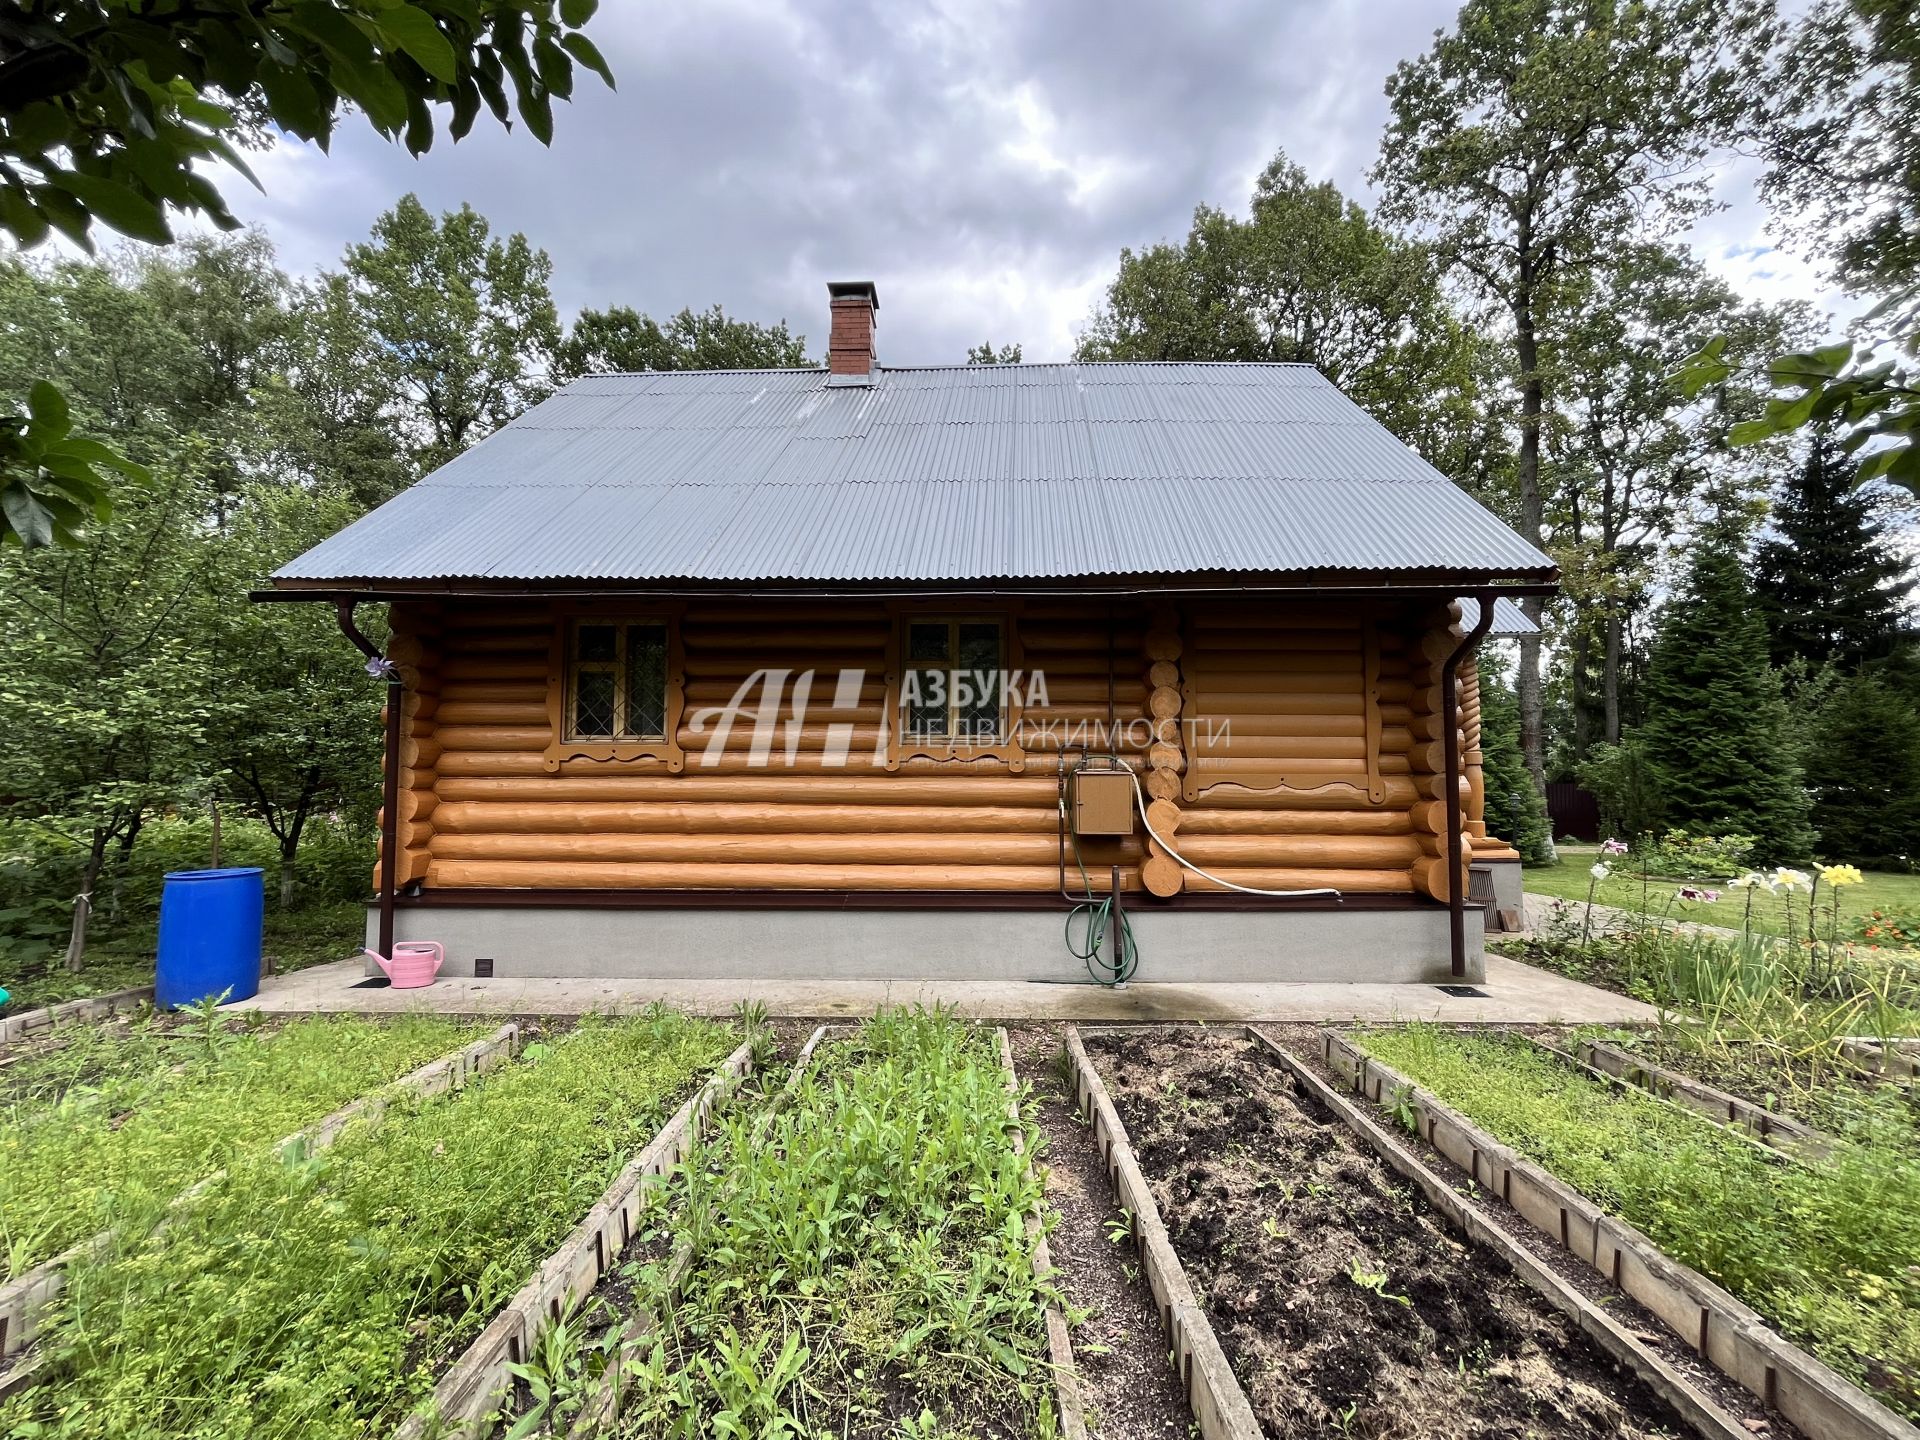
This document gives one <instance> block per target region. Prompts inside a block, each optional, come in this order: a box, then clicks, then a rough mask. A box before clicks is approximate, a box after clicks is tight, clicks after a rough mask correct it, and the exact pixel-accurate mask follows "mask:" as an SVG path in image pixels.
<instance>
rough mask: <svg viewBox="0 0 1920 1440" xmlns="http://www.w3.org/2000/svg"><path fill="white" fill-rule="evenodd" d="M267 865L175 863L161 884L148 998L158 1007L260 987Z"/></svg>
mask: <svg viewBox="0 0 1920 1440" xmlns="http://www.w3.org/2000/svg"><path fill="white" fill-rule="evenodd" d="M265 877H266V872H265V871H263V870H261V869H259V868H258V867H257V866H248V867H244V868H239V869H233V870H175V871H173V872H171V873H170V874H169V875H168V876H167V877H166V883H165V884H164V885H163V886H162V887H161V890H160V952H159V956H158V958H157V960H156V962H155V965H154V977H153V999H154V1003H155V1004H156V1005H158V1006H159V1007H160V1008H161V1009H163V1010H172V1009H177V1008H178V1007H180V1006H182V1005H193V1004H197V1003H198V1002H199V1001H201V1000H204V999H206V998H207V997H208V996H209V995H219V994H221V993H222V992H223V991H224V992H226V1001H227V1003H231V1002H233V1001H235V1000H249V999H251V998H252V997H253V996H255V995H257V994H259V993H260V922H261V917H262V915H263V914H264V912H265V909H266V895H267V890H266V878H265Z"/></svg>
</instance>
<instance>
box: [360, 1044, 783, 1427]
mask: <svg viewBox="0 0 1920 1440" xmlns="http://www.w3.org/2000/svg"><path fill="white" fill-rule="evenodd" d="M752 1070H753V1041H752V1039H748V1040H746V1041H744V1042H743V1043H742V1044H741V1045H740V1046H739V1048H737V1049H736V1050H735V1051H734V1052H733V1053H732V1054H731V1055H729V1056H727V1058H726V1059H725V1060H724V1061H722V1062H721V1065H720V1068H719V1070H718V1071H716V1072H715V1073H714V1075H713V1076H712V1077H711V1078H710V1079H709V1080H708V1081H707V1083H706V1084H705V1085H703V1086H701V1087H700V1089H699V1090H698V1091H696V1092H695V1093H694V1094H693V1095H692V1096H690V1097H689V1098H688V1099H687V1101H686V1103H685V1104H683V1105H682V1106H681V1107H680V1108H679V1110H677V1111H676V1112H674V1115H673V1117H672V1118H671V1119H669V1120H668V1121H667V1122H666V1124H665V1125H663V1126H662V1127H661V1128H660V1131H659V1133H658V1134H656V1135H655V1136H654V1138H653V1139H652V1140H651V1141H650V1142H649V1143H648V1144H647V1146H646V1148H645V1149H643V1150H642V1151H641V1152H640V1153H639V1154H638V1155H636V1156H634V1158H633V1159H632V1160H630V1161H628V1162H627V1163H626V1165H624V1166H622V1167H621V1170H620V1173H619V1174H618V1175H616V1176H615V1177H614V1178H613V1182H612V1183H611V1184H610V1185H608V1186H607V1188H606V1190H605V1191H604V1192H603V1193H602V1194H601V1196H600V1199H599V1200H598V1201H596V1202H595V1204H594V1205H593V1207H592V1208H591V1209H590V1210H588V1211H587V1213H586V1214H585V1215H584V1216H583V1217H582V1218H581V1220H580V1222H579V1223H578V1224H577V1225H575V1226H574V1228H573V1230H572V1231H571V1233H569V1234H568V1236H567V1238H566V1239H565V1240H563V1241H561V1242H560V1246H559V1248H558V1249H556V1250H555V1251H554V1252H553V1253H552V1254H551V1255H549V1256H548V1257H547V1258H546V1260H545V1261H543V1262H542V1263H541V1264H540V1266H539V1267H538V1268H537V1269H536V1270H535V1271H534V1273H533V1276H532V1278H531V1279H529V1280H528V1281H527V1283H526V1284H525V1285H523V1286H522V1287H521V1288H520V1291H519V1293H518V1294H516V1295H515V1296H514V1297H513V1299H511V1300H509V1301H508V1302H507V1303H506V1305H505V1306H504V1307H503V1308H502V1309H501V1311H500V1313H499V1314H498V1315H496V1316H494V1318H493V1320H492V1321H491V1323H489V1324H488V1325H487V1327H486V1328H485V1329H483V1330H482V1331H481V1332H480V1334H479V1335H478V1336H477V1337H475V1339H474V1341H473V1343H472V1344H471V1345H469V1346H468V1347H467V1348H466V1350H465V1351H464V1352H463V1353H462V1354H461V1355H460V1357H459V1358H458V1359H457V1360H455V1361H454V1362H453V1364H452V1366H451V1367H450V1368H449V1369H448V1370H447V1372H446V1374H445V1375H443V1376H441V1378H440V1382H439V1383H438V1384H437V1385H435V1386H434V1390H433V1394H432V1396H431V1397H429V1399H428V1400H427V1401H426V1402H425V1403H424V1404H423V1405H422V1406H421V1407H420V1408H419V1409H417V1410H416V1411H414V1413H413V1414H411V1415H409V1416H408V1417H407V1418H406V1420H404V1421H402V1422H401V1424H400V1427H399V1428H398V1429H397V1430H396V1431H395V1432H394V1440H425V1437H428V1436H432V1437H435V1440H445V1437H453V1436H472V1435H477V1434H480V1433H483V1432H484V1431H485V1429H486V1424H487V1416H488V1414H489V1412H490V1411H491V1410H492V1409H493V1407H494V1405H495V1403H496V1402H497V1401H498V1400H499V1398H500V1396H501V1395H502V1394H503V1393H504V1392H505V1391H506V1390H507V1389H508V1388H509V1387H510V1386H511V1384H512V1383H513V1377H512V1375H511V1373H510V1372H509V1371H508V1369H507V1367H508V1366H509V1365H518V1364H521V1363H523V1362H524V1361H525V1360H526V1358H527V1357H528V1356H529V1355H530V1354H532V1353H533V1345H534V1341H535V1340H536V1339H537V1338H538V1337H539V1334H540V1331H541V1330H542V1329H543V1328H545V1327H546V1326H547V1325H549V1324H552V1323H554V1322H557V1321H559V1320H562V1319H564V1318H565V1317H566V1316H567V1315H569V1314H571V1313H572V1312H573V1310H574V1309H575V1308H576V1307H577V1306H579V1305H580V1303H581V1302H582V1301H584V1300H585V1299H586V1298H587V1296H588V1295H589V1294H591V1293H592V1292H593V1290H594V1289H595V1288H596V1287H597V1286H598V1285H599V1284H600V1282H601V1280H602V1279H604V1278H605V1277H606V1275H607V1273H608V1272H609V1271H610V1270H612V1269H613V1267H614V1265H615V1264H616V1263H617V1262H618V1260H619V1257H620V1255H621V1254H622V1253H623V1252H624V1251H625V1250H626V1248H627V1246H628V1245H629V1244H630V1243H631V1242H632V1240H633V1237H634V1234H635V1233H636V1231H637V1230H638V1229H639V1223H640V1217H641V1215H642V1214H643V1213H644V1212H645V1211H646V1209H647V1207H648V1206H649V1205H650V1204H651V1203H652V1201H653V1196H654V1193H655V1192H656V1191H657V1190H659V1189H660V1188H661V1187H660V1185H659V1184H658V1183H652V1184H650V1183H648V1182H649V1181H654V1182H658V1181H659V1180H660V1179H661V1178H662V1177H664V1176H665V1175H667V1174H668V1173H669V1172H670V1171H671V1170H672V1169H673V1167H674V1166H676V1165H678V1164H679V1163H680V1161H681V1160H682V1158H684V1157H685V1155H686V1153H687V1151H688V1149H689V1148H690V1147H691V1146H692V1143H693V1141H694V1138H695V1137H696V1136H697V1134H698V1132H699V1130H700V1128H701V1127H703V1126H704V1125H705V1124H706V1121H707V1117H708V1116H709V1115H711V1114H712V1113H713V1111H714V1110H715V1109H716V1108H718V1107H719V1106H720V1105H721V1104H722V1103H723V1102H724V1101H725V1100H726V1099H727V1098H728V1097H730V1096H731V1095H732V1094H733V1092H734V1090H735V1089H736V1088H737V1087H738V1086H739V1084H740V1083H741V1082H742V1081H743V1080H744V1079H745V1078H746V1077H747V1076H748V1075H749V1074H750V1073H751V1072H752Z"/></svg>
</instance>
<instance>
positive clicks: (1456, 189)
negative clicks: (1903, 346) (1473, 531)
mask: <svg viewBox="0 0 1920 1440" xmlns="http://www.w3.org/2000/svg"><path fill="white" fill-rule="evenodd" d="M1769 15H1770V7H1769V6H1766V5H1765V4H1763V3H1760V0H1665V3H1661V4H1637V3H1619V0H1468V3H1467V4H1466V5H1465V6H1464V7H1463V8H1462V9H1461V11H1460V15H1459V18H1458V21H1457V22H1456V25H1455V28H1454V29H1453V30H1452V31H1450V32H1443V33H1442V34H1440V35H1439V36H1438V37H1437V38H1436V40H1435V42H1434V45H1433V48H1432V49H1431V50H1429V51H1428V52H1427V53H1426V54H1425V55H1423V56H1421V57H1420V58H1418V59H1416V60H1410V61H1405V62H1403V63H1402V64H1401V65H1400V66H1399V67H1398V68H1397V69H1396V70H1395V72H1394V74H1393V76H1392V77H1391V78H1390V79H1389V80H1388V82H1387V98H1388V102H1389V105H1390V107H1391V118H1390V119H1389V122H1388V126H1387V132H1386V136H1385V139H1384V141H1383V144H1382V149H1381V156H1380V161H1379V164H1378V165H1377V166H1376V167H1375V170H1374V179H1375V180H1376V182H1377V183H1378V184H1379V185H1380V187H1381V190H1382V195H1383V200H1382V206H1381V213H1382V215H1383V216H1384V217H1385V218H1387V219H1388V220H1389V221H1390V222H1393V223H1397V224H1401V225H1405V226H1409V227H1412V228H1413V229H1414V230H1415V231H1416V233H1419V234H1421V235H1422V236H1423V237H1424V238H1426V239H1427V240H1429V241H1430V242H1431V243H1432V244H1434V245H1435V246H1436V247H1437V249H1438V251H1439V253H1440V255H1441V256H1442V257H1443V259H1444V260H1445V262H1446V263H1447V265H1448V266H1449V267H1450V269H1451V270H1452V272H1453V273H1454V274H1456V275H1457V276H1459V277H1461V278H1462V279H1463V280H1465V281H1466V282H1468V283H1469V284H1470V285H1471V286H1472V287H1473V288H1474V290H1475V291H1477V293H1478V294H1479V296H1480V297H1481V298H1482V299H1483V300H1484V301H1485V302H1486V303H1487V304H1488V305H1489V306H1491V307H1492V308H1493V310H1494V311H1495V313H1496V314H1498V315H1499V316H1500V317H1501V318H1503V319H1504V320H1505V321H1506V323H1507V325H1508V327H1509V330H1508V333H1509V337H1510V340H1511V343H1512V346H1513V358H1514V371H1515V374H1516V376H1517V380H1518V385H1519V400H1520V403H1519V412H1518V416H1517V424H1518V430H1519V444H1518V450H1519V453H1518V457H1517V461H1516V473H1515V482H1516V486H1517V490H1518V496H1517V504H1516V511H1515V517H1514V518H1515V520H1516V522H1517V526H1518V528H1519V530H1520V532H1521V533H1522V534H1523V535H1525V536H1526V537H1527V538H1528V539H1530V540H1533V541H1534V542H1535V543H1542V542H1544V540H1545V539H1546V534H1545V519H1546V509H1547V503H1548V500H1547V497H1548V490H1549V488H1550V486H1549V485H1548V483H1547V482H1546V480H1545V479H1544V478H1543V475H1542V465H1541V461H1542V448H1543V440H1544V432H1545V428H1546V423H1547V413H1548V409H1549V403H1550V397H1549V394H1548V383H1549V382H1548V373H1547V371H1546V369H1545V368H1544V366H1543V364H1542V356H1541V345H1542V341H1543V337H1544V334H1545V332H1546V331H1547V329H1548V327H1549V326H1550V324H1551V322H1552V305H1553V297H1554V292H1555V289H1556V287H1559V286H1562V285H1564V284H1565V283H1566V281H1567V279H1568V277H1569V273H1570V272H1577V271H1580V270H1583V269H1586V268H1590V267H1591V266H1593V265H1594V264H1596V263H1597V262H1598V260H1599V259H1600V258H1601V257H1602V256H1603V255H1604V254H1605V253H1606V252H1607V251H1608V250H1609V249H1610V248H1611V247H1612V246H1613V245H1614V244H1615V243H1616V242H1617V241H1618V240H1619V238H1620V237H1621V236H1622V235H1628V234H1635V233H1644V232H1645V231H1646V230H1648V229H1651V230H1652V231H1653V232H1654V233H1658V231H1659V230H1660V229H1661V228H1662V226H1663V225H1665V224H1670V223H1673V222H1677V221H1680V220H1683V219H1685V218H1686V217H1688V216H1689V215H1692V214H1694V213H1697V212H1698V210H1699V209H1700V208H1701V207H1703V206H1704V205H1705V204H1706V203H1707V195H1706V186H1705V183H1704V175H1703V173H1702V171H1701V165H1702V162H1703V161H1704V160H1705V158H1706V157H1707V155H1708V154H1709V153H1710V151H1711V149H1712V147H1713V146H1714V145H1715V144H1716V143H1717V142H1719V141H1720V140H1721V139H1722V138H1723V137H1724V136H1726V135H1727V134H1729V133H1730V132H1731V131H1732V129H1733V128H1734V122H1735V120H1736V119H1737V118H1738V116H1739V115H1740V114H1741V113H1742V108H1743V99H1744V97H1743V91H1742V83H1743V80H1744V78H1745V67H1744V63H1743V61H1744V55H1745V53H1746V52H1745V51H1744V50H1743V49H1742V48H1741V47H1740V46H1739V44H1738V43H1737V42H1738V41H1740V40H1741V39H1742V38H1743V37H1745V36H1747V35H1749V34H1750V33H1751V32H1753V31H1755V30H1757V29H1759V28H1760V27H1762V26H1763V25H1764V24H1765V23H1766V20H1767V17H1768V16H1769ZM1526 608H1527V613H1528V614H1529V615H1530V616H1532V617H1534V618H1536V619H1537V618H1538V617H1539V614H1540V611H1541V602H1540V601H1538V600H1529V601H1528V602H1526ZM1516 689H1517V691H1518V694H1519V702H1520V728H1521V742H1522V748H1523V749H1524V751H1525V753H1526V756H1527V766H1528V769H1529V770H1530V771H1531V772H1532V774H1533V777H1534V783H1535V784H1536V785H1537V786H1538V785H1544V783H1545V770H1544V754H1545V746H1544V735H1543V733H1542V725H1541V717H1542V710H1543V696H1542V692H1541V674H1540V642H1539V638H1538V637H1537V636H1530V637H1528V638H1527V639H1526V640H1525V641H1523V642H1522V644H1521V649H1520V664H1519V670H1518V674H1517V677H1516Z"/></svg>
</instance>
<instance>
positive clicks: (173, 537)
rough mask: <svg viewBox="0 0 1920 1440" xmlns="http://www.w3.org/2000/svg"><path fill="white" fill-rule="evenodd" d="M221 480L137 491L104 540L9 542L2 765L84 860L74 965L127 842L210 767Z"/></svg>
mask: <svg viewBox="0 0 1920 1440" xmlns="http://www.w3.org/2000/svg"><path fill="white" fill-rule="evenodd" d="M208 504H209V495H208V487H207V486H206V485H205V484H204V483H203V482H201V481H200V480H199V479H198V477H196V476H194V475H193V474H192V473H191V471H190V470H189V469H181V470H174V471H169V472H163V473H162V474H161V475H160V476H159V477H158V478H157V479H156V480H155V481H154V482H153V483H152V484H151V485H149V486H145V487H138V486H129V487H126V488H123V489H122V491H121V492H120V493H119V494H118V495H117V496H116V497H115V513H114V516H113V519H112V521H111V523H110V524H108V525H107V526H105V527H104V529H103V531H102V533H101V535H100V537H99V542H98V543H96V544H94V545H90V546H86V547H84V548H81V549H77V550H58V549H56V550H41V551H38V552H25V553H23V552H21V551H18V550H15V551H11V552H0V586H4V588H5V590H6V593H7V596H8V603H7V605H6V606H5V607H0V653H5V654H6V655H7V656H8V657H9V662H8V663H7V664H6V665H5V666H0V774H4V775H5V776H6V781H5V785H4V790H5V795H6V801H5V804H6V808H7V810H8V811H9V812H11V813H12V814H13V815H15V816H17V817H20V818H24V819H28V820H31V821H33V822H34V823H36V824H37V825H39V826H40V827H42V828H44V829H47V830H51V831H54V832H56V833H59V834H61V835H64V836H65V837H66V838H67V839H68V841H69V842H70V843H71V844H72V846H73V848H74V849H75V851H76V853H77V854H78V855H79V856H80V862H81V863H80V868H79V880H78V884H79V889H78V893H77V897H76V901H75V904H74V912H73V928H72V933H71V935H70V937H69V941H68V946H67V965H68V967H69V968H70V969H73V970H78V969H79V968H80V966H81V960H82V957H83V955H84V953H85V950H86V937H87V917H88V914H89V912H90V908H91V899H92V896H93V894H94V892H95V887H96V885H97V883H98V882H99V880H100V879H101V876H102V873H103V871H104V869H105V867H106V866H107V864H108V862H109V859H110V852H111V851H112V850H113V847H116V846H118V847H119V850H120V853H121V854H122V855H124V854H125V853H126V852H127V851H130V850H131V849H132V846H133V842H134V838H135V837H136V836H137V835H138V834H139V831H140V826H141V824H142V822H143V821H144V819H145V818H146V817H147V815H148V814H149V813H151V811H152V809H153V808H154V807H155V806H156V805H158V804H161V803H163V802H165V801H168V800H170V799H174V798H177V797H178V796H180V795H181V794H182V793H184V792H185V791H187V790H188V789H190V788H191V787H192V786H193V785H194V784H195V783H196V782H197V781H199V780H200V779H202V778H203V777H204V776H205V775H206V774H207V773H208V767H207V760H206V755H205V750H204V744H205V739H206V734H207V729H208V726H209V724H210V722H211V719H212V717H213V713H214V711H215V710H216V708H217V707H218V705H219V704H220V703H221V702H220V700H219V697H218V692H217V689H216V687H215V686H214V684H213V683H212V682H213V674H212V670H211V667H210V666H209V664H208V658H207V650H206V647H205V645H204V644H203V643H202V642H201V638H200V637H199V636H198V635H196V634H194V633H193V620H194V610H195V606H196V604H197V602H198V600H199V598H200V597H201V596H203V595H204V593H205V572H206V567H207V561H208V558H209V555H208V547H207V545H206V543H205V531H204V524H203V516H204V514H205V512H206V509H207V507H208Z"/></svg>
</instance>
